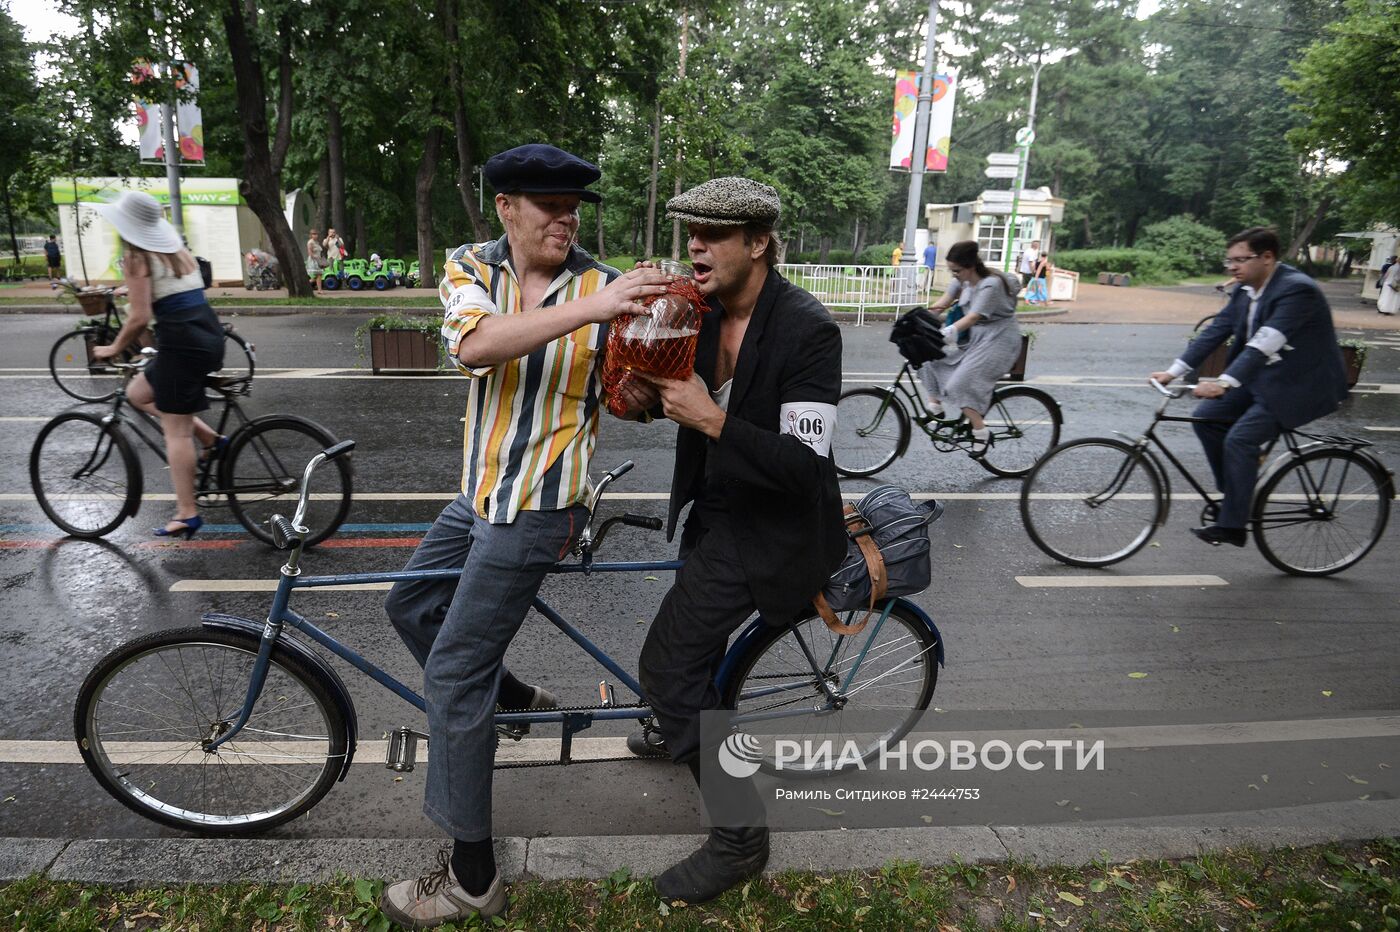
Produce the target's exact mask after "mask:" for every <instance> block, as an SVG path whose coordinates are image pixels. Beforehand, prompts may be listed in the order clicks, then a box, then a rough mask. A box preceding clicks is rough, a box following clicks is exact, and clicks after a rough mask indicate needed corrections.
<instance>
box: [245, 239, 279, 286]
mask: <svg viewBox="0 0 1400 932" xmlns="http://www.w3.org/2000/svg"><path fill="white" fill-rule="evenodd" d="M245 259H246V260H247V262H248V278H247V280H246V281H245V282H244V284H243V287H245V288H247V289H248V290H250V291H267V290H269V289H272V288H280V287H282V276H281V274H280V271H279V269H278V264H277V258H276V257H275V256H270V255H268V254H267V253H265V252H263V251H262V250H261V249H255V250H252V251H251V252H249V253H248V255H247V256H246V257H245Z"/></svg>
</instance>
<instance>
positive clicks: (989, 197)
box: [982, 191, 1011, 204]
mask: <svg viewBox="0 0 1400 932" xmlns="http://www.w3.org/2000/svg"><path fill="white" fill-rule="evenodd" d="M982 203H984V204H1010V203H1011V192H1010V191H983V192H982Z"/></svg>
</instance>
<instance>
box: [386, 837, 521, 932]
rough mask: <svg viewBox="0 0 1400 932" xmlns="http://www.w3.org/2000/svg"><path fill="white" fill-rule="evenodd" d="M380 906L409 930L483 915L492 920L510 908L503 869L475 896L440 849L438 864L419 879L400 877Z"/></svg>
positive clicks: (387, 914)
mask: <svg viewBox="0 0 1400 932" xmlns="http://www.w3.org/2000/svg"><path fill="white" fill-rule="evenodd" d="M379 908H380V909H381V910H382V911H383V912H384V915H386V916H388V917H389V918H390V919H391V920H393V921H394V922H397V923H398V924H399V925H401V926H403V927H404V928H405V929H429V928H432V927H433V926H437V925H442V924H443V923H444V922H460V921H462V920H465V919H470V918H471V917H472V916H475V915H480V916H481V918H482V919H490V918H491V917H492V916H496V915H499V914H500V913H502V912H504V911H505V908H506V885H505V884H504V883H502V882H501V873H500V871H497V872H496V876H495V877H494V878H493V879H492V881H491V886H490V887H489V888H488V889H487V891H486V892H485V893H483V894H482V895H481V896H472V895H471V894H470V893H468V892H467V891H466V890H464V889H462V887H461V885H460V884H458V883H457V877H456V875H455V874H453V873H452V857H451V855H450V854H449V853H448V852H447V851H446V850H443V851H439V852H438V860H437V867H436V868H434V869H433V870H432V871H430V872H429V873H427V874H425V875H424V876H422V877H419V878H418V879H417V880H400V881H399V882H398V883H392V884H390V885H389V886H387V887H385V888H384V895H383V896H382V897H380V900H379Z"/></svg>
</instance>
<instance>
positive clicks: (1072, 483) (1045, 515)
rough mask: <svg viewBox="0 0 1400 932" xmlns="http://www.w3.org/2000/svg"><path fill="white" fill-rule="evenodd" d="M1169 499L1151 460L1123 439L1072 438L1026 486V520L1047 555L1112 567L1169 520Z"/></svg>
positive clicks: (1040, 465) (1023, 496)
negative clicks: (1167, 514)
mask: <svg viewBox="0 0 1400 932" xmlns="http://www.w3.org/2000/svg"><path fill="white" fill-rule="evenodd" d="M1166 509H1167V497H1166V490H1165V487H1164V483H1163V481H1162V478H1161V475H1160V474H1159V473H1158V470H1157V467H1156V466H1155V465H1154V464H1153V462H1152V461H1151V459H1149V458H1148V456H1147V454H1146V453H1145V452H1143V451H1141V450H1138V449H1136V448H1134V447H1133V446H1131V445H1130V444H1127V443H1124V442H1123V441H1121V440H1112V439H1109V438H1106V437H1105V438H1097V439H1087V440H1072V441H1070V442H1069V443H1065V444H1061V445H1060V446H1058V447H1056V448H1055V449H1053V450H1051V451H1050V452H1049V453H1047V454H1046V455H1045V457H1044V458H1043V459H1042V460H1041V461H1040V462H1039V463H1038V464H1036V466H1035V468H1034V469H1033V470H1032V471H1031V474H1030V475H1029V476H1027V477H1026V480H1025V483H1024V484H1023V485H1022V486H1021V521H1022V522H1023V523H1024V524H1025V526H1026V533H1028V534H1030V537H1031V540H1032V541H1033V542H1034V543H1035V545H1036V546H1037V547H1039V548H1040V549H1041V550H1043V551H1044V552H1045V553H1047V554H1049V555H1050V556H1052V557H1054V558H1055V559H1056V560H1059V561H1060V562H1061V563H1068V564H1069V565H1070V566H1089V567H1098V566H1109V565H1111V564H1114V563H1117V562H1119V561H1120V560H1126V559H1127V558H1128V557H1130V556H1132V555H1133V554H1135V553H1137V552H1138V551H1139V550H1141V549H1142V548H1143V547H1144V546H1145V545H1146V544H1147V541H1148V540H1149V539H1150V538H1151V537H1152V534H1153V532H1154V531H1156V529H1157V527H1158V526H1159V525H1161V524H1162V522H1163V521H1164V520H1165V518H1166Z"/></svg>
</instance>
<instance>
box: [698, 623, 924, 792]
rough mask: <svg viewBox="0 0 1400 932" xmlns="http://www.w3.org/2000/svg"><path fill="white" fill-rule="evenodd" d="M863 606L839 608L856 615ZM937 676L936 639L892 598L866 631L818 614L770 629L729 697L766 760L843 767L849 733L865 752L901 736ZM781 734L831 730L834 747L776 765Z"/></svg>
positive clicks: (817, 738)
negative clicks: (841, 631)
mask: <svg viewBox="0 0 1400 932" xmlns="http://www.w3.org/2000/svg"><path fill="white" fill-rule="evenodd" d="M863 615H864V612H847V613H845V614H844V616H838V617H841V620H842V621H843V622H844V623H848V624H849V623H850V622H851V621H853V620H858V619H859V617H861V616H863ZM852 671H854V675H852ZM823 683H825V684H826V685H827V686H828V687H829V688H830V689H832V690H833V691H834V692H835V694H836V696H837V699H836V701H833V700H832V698H831V697H829V696H828V695H827V693H826V690H825V689H823ZM937 685H938V641H937V639H936V638H935V637H934V634H933V632H932V631H931V630H929V627H928V625H926V624H924V622H923V620H922V619H920V618H919V617H918V615H917V614H916V613H915V612H914V611H913V610H911V609H910V608H908V607H907V606H905V605H901V604H899V603H895V605H894V607H893V608H891V610H890V614H889V617H887V618H886V619H884V622H883V623H881V622H880V618H879V613H878V612H877V613H876V615H875V616H873V617H872V618H871V619H870V623H869V624H868V625H866V627H865V629H864V630H863V631H861V632H860V633H859V634H854V635H849V636H843V635H838V634H835V633H834V632H832V631H831V629H829V628H828V627H827V626H826V624H825V623H824V622H823V621H822V620H821V618H820V617H818V616H815V615H814V616H812V617H810V618H807V619H805V620H804V621H801V622H798V623H797V624H796V625H794V626H792V627H786V628H776V627H775V628H771V629H769V630H768V631H767V632H765V633H764V634H763V635H762V636H761V637H760V638H759V639H758V640H757V641H755V642H754V643H753V644H752V645H751V646H750V647H749V648H748V650H747V651H746V652H745V653H744V655H743V656H741V657H739V658H738V659H737V660H736V661H735V665H734V672H733V675H732V676H730V677H729V678H728V680H727V681H726V683H725V689H724V696H723V699H724V703H725V707H726V708H730V709H733V710H734V711H735V716H736V727H738V729H739V730H740V731H743V732H744V733H745V734H746V735H749V736H751V737H752V738H753V739H754V740H755V741H756V742H757V745H756V747H755V748H753V749H752V750H754V751H756V753H757V755H758V762H759V766H760V767H761V769H763V770H764V771H765V772H767V773H781V774H783V775H786V776H794V775H796V776H811V775H820V774H825V773H831V772H833V771H835V770H837V769H839V768H838V762H837V756H839V755H840V754H841V751H842V749H843V748H844V747H846V745H847V742H855V746H856V748H857V749H858V753H859V755H860V759H861V761H862V762H865V761H869V760H870V759H871V758H873V757H874V756H875V755H876V754H878V753H879V751H880V746H881V744H882V743H884V744H894V743H895V742H897V741H899V739H900V738H903V737H904V736H905V735H906V734H908V732H909V729H910V728H912V727H913V726H914V723H915V722H916V721H918V718H919V715H920V713H922V712H923V711H924V710H925V709H927V708H928V704H929V701H930V700H931V699H932V698H933V690H934V688H935V687H936V686H937ZM778 739H785V740H791V741H797V742H799V743H802V742H811V743H812V745H811V746H812V747H814V748H815V747H817V746H818V745H819V744H820V743H821V742H823V741H826V740H830V741H831V742H832V748H833V757H832V758H831V759H829V760H825V761H819V760H818V761H803V760H798V761H792V762H786V761H785V762H784V764H783V766H782V768H781V770H778V769H777V765H776V763H775V756H776V754H777V751H778V748H777V746H776V744H775V742H776V741H777V740H778ZM846 763H848V764H849V765H850V766H854V764H853V763H851V762H850V761H849V760H847V762H846Z"/></svg>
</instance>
